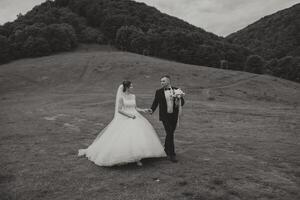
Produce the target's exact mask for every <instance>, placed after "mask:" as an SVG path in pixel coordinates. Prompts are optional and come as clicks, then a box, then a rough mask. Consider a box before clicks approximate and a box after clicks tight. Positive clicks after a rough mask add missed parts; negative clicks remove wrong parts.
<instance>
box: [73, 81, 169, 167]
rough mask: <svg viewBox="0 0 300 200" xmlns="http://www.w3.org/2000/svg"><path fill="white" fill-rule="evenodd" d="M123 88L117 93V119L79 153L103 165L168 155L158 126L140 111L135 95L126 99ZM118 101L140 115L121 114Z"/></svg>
mask: <svg viewBox="0 0 300 200" xmlns="http://www.w3.org/2000/svg"><path fill="white" fill-rule="evenodd" d="M121 91H122V86H120V87H119V89H118V93H117V98H116V110H115V116H114V119H113V120H112V121H111V123H110V124H109V125H108V126H107V127H105V128H104V129H103V130H102V131H101V132H100V134H99V135H98V136H97V138H96V139H95V140H94V142H93V143H92V144H91V145H90V146H89V147H88V148H87V149H80V150H79V153H78V155H79V156H82V155H85V156H86V157H88V159H89V160H91V161H93V162H94V163H95V164H97V165H99V166H113V165H121V164H126V163H130V162H137V161H139V160H141V159H142V158H149V157H165V156H166V154H165V151H164V149H163V146H162V145H161V143H160V140H159V138H158V136H157V134H156V132H155V130H154V128H153V127H152V125H151V124H150V123H149V122H148V120H147V119H145V118H144V117H143V116H142V115H141V114H140V113H139V112H138V111H137V110H136V100H135V96H134V95H130V96H127V98H126V96H125V95H124V93H123V92H121ZM122 93H123V94H122ZM128 97H131V98H128ZM120 100H121V101H120ZM118 102H122V106H121V107H122V111H124V112H126V113H130V114H133V115H135V116H136V118H135V119H132V118H129V117H127V116H124V115H121V114H120V113H118V111H117V108H118V107H119V103H118Z"/></svg>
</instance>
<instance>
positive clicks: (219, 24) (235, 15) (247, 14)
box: [0, 0, 300, 36]
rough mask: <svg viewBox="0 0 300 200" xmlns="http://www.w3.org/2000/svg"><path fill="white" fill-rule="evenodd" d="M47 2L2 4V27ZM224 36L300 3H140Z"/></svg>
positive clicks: (3, 1)
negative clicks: (19, 15)
mask: <svg viewBox="0 0 300 200" xmlns="http://www.w3.org/2000/svg"><path fill="white" fill-rule="evenodd" d="M44 1H45V0H0V24H3V23H5V22H7V21H13V20H15V19H16V15H17V14H19V13H22V14H25V13H26V12H27V11H28V10H30V9H32V8H33V7H34V6H35V5H38V4H40V3H41V2H44ZM136 1H139V2H145V3H146V4H148V5H151V6H154V7H156V8H158V9H159V10H160V11H162V12H164V13H167V14H170V15H172V16H176V17H178V18H181V19H183V20H185V21H187V22H189V23H191V24H193V25H196V26H198V27H201V28H204V29H205V30H207V31H210V32H213V33H215V34H217V35H220V36H226V35H228V34H230V33H232V32H235V31H237V30H239V29H242V28H244V27H245V26H247V25H249V24H251V23H253V22H255V21H256V20H258V19H260V18H261V17H263V16H266V15H269V14H272V13H274V12H276V11H278V10H282V9H284V8H288V7H290V6H292V5H294V4H296V3H300V0H136Z"/></svg>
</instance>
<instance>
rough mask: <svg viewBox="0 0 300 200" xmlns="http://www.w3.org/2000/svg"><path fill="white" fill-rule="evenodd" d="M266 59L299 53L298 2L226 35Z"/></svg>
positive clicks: (299, 7)
mask: <svg viewBox="0 0 300 200" xmlns="http://www.w3.org/2000/svg"><path fill="white" fill-rule="evenodd" d="M227 39H229V40H231V41H232V42H234V43H237V44H240V45H244V46H246V47H248V48H250V49H251V50H253V51H254V53H257V54H259V55H261V56H263V57H264V58H266V59H270V58H282V57H284V56H299V55H300V4H296V5H294V6H292V7H291V8H288V9H285V10H281V11H279V12H277V13H275V14H272V15H269V16H266V17H263V18H262V19H260V20H258V21H257V22H255V23H253V24H251V25H249V26H247V27H246V28H244V29H242V30H240V31H238V32H236V33H233V34H231V35H229V36H228V37H227Z"/></svg>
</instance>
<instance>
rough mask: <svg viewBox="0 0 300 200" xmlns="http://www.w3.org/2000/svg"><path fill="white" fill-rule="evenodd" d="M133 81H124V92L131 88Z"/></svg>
mask: <svg viewBox="0 0 300 200" xmlns="http://www.w3.org/2000/svg"><path fill="white" fill-rule="evenodd" d="M130 85H131V81H123V92H126V90H127V89H128V88H130Z"/></svg>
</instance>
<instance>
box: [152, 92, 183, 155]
mask: <svg viewBox="0 0 300 200" xmlns="http://www.w3.org/2000/svg"><path fill="white" fill-rule="evenodd" d="M172 89H177V88H176V87H172ZM158 105H159V120H160V121H162V123H163V125H164V128H165V131H166V139H165V152H166V154H167V155H168V156H175V150H174V131H175V129H176V125H177V119H178V112H179V109H178V106H176V105H175V101H174V102H173V113H168V112H167V109H168V107H167V101H166V97H165V89H164V88H161V89H158V90H156V93H155V98H154V100H153V103H152V106H151V110H152V112H154V111H155V110H156V108H157V106H158ZM181 105H182V106H183V105H184V99H183V98H181Z"/></svg>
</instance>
